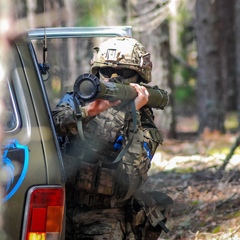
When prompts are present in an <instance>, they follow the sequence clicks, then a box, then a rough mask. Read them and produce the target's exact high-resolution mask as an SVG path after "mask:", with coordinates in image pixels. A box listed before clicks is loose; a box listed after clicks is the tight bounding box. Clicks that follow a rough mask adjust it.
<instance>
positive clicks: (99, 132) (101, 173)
mask: <svg viewBox="0 0 240 240" xmlns="http://www.w3.org/2000/svg"><path fill="white" fill-rule="evenodd" d="M131 119H132V117H131V114H130V113H129V111H126V109H124V111H119V110H116V109H114V108H110V109H108V110H107V111H105V112H102V113H100V114H99V115H97V116H96V117H95V118H92V119H90V120H89V121H88V122H87V123H85V124H84V128H83V134H84V138H85V140H81V139H80V137H79V136H78V135H77V136H73V137H69V144H68V145H69V147H68V148H67V151H66V153H67V155H72V157H73V158H74V159H76V160H75V161H77V162H78V164H77V167H76V169H77V173H76V176H75V180H74V187H75V189H76V190H77V191H78V194H77V195H78V196H77V200H78V202H79V203H81V204H83V205H88V206H89V205H90V206H91V205H94V206H95V204H96V203H98V204H99V202H102V201H100V199H102V198H103V196H104V202H106V198H108V197H109V198H110V197H111V196H113V195H115V191H116V189H118V187H117V186H116V185H117V183H116V179H117V178H119V176H117V175H119V174H121V171H119V169H121V166H122V162H121V161H120V160H121V159H122V156H123V155H124V152H125V151H127V145H130V144H131V138H130V140H129V139H128V140H127V141H126V137H127V136H128V135H129V127H128V125H129V121H132V120H131ZM133 121H135V125H136V119H135V120H134V119H133ZM135 128H136V127H135ZM139 147H140V148H141V146H139ZM90 199H91V200H90Z"/></svg>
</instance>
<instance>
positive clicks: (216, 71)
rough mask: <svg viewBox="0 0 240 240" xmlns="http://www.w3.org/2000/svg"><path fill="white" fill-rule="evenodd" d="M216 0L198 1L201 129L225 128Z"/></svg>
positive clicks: (222, 129) (219, 34) (221, 129)
mask: <svg viewBox="0 0 240 240" xmlns="http://www.w3.org/2000/svg"><path fill="white" fill-rule="evenodd" d="M216 2H217V1H210V0H197V1H196V38H197V52H198V77H197V99H198V117H199V132H200V133H201V132H203V130H204V129H205V128H209V129H210V130H219V131H221V132H224V101H223V86H222V79H221V60H220V53H219V39H220V38H221V35H222V32H220V29H219V24H218V23H219V20H218V18H217V6H216Z"/></svg>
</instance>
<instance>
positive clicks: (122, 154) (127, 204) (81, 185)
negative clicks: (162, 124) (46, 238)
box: [53, 37, 172, 240]
mask: <svg viewBox="0 0 240 240" xmlns="http://www.w3.org/2000/svg"><path fill="white" fill-rule="evenodd" d="M151 71H152V62H151V60H150V54H149V53H148V52H146V50H145V48H144V47H143V46H142V44H141V43H139V42H138V41H137V40H135V39H133V38H128V37H115V38H111V39H109V40H107V41H105V42H104V43H102V44H101V45H100V46H99V47H95V48H94V54H93V58H92V61H91V69H90V73H92V74H94V75H96V76H97V77H98V78H99V79H100V80H101V81H113V80H114V81H115V82H116V81H117V82H118V83H129V84H130V85H131V86H132V87H133V88H134V89H135V90H136V92H137V94H138V95H137V97H136V98H135V99H134V101H133V102H132V103H129V104H125V103H122V102H121V101H120V100H118V101H115V102H110V101H108V100H101V99H97V100H95V101H93V102H91V103H89V104H87V105H85V106H83V105H81V106H80V111H81V125H82V126H83V128H82V129H83V131H82V133H80V134H78V133H79V128H78V127H77V126H78V124H79V123H78V120H77V117H76V107H75V106H76V105H75V104H74V100H73V93H72V92H68V93H67V94H66V95H65V96H64V97H63V98H62V100H61V101H60V102H59V104H58V105H57V107H56V109H54V111H53V118H54V122H55V126H56V130H57V133H58V136H59V138H60V139H61V143H62V150H63V160H64V166H65V171H66V179H67V182H66V202H67V223H66V239H71V240H72V239H88V240H90V239H93V240H99V239H105V240H120V239H133V240H134V239H135V240H137V239H157V238H158V237H159V234H160V232H161V230H162V229H163V230H164V231H167V229H166V227H165V222H166V220H167V215H168V213H169V205H171V204H172V200H171V198H170V197H168V196H167V195H164V194H163V193H158V192H153V193H151V192H145V191H142V190H141V186H142V185H143V183H144V182H145V181H146V178H147V172H148V170H149V168H150V166H151V160H152V157H153V155H154V153H155V151H156V149H157V147H158V145H159V144H162V142H163V139H162V136H161V133H160V131H159V130H158V129H157V127H156V126H155V124H154V122H153V119H154V116H153V112H152V110H151V109H150V108H149V107H146V106H145V105H146V103H147V101H148V96H149V93H148V91H147V89H146V88H145V87H144V86H140V85H139V84H138V83H140V82H144V83H149V82H151ZM81 135H84V138H81Z"/></svg>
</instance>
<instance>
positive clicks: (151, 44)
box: [142, 21, 176, 138]
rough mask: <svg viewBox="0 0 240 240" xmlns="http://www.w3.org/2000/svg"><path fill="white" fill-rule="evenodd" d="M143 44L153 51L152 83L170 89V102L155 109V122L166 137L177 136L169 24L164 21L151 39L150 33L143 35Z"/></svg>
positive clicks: (152, 34)
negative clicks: (160, 108) (161, 107)
mask: <svg viewBox="0 0 240 240" xmlns="http://www.w3.org/2000/svg"><path fill="white" fill-rule="evenodd" d="M142 39H143V44H144V46H145V47H146V49H147V51H149V52H150V53H151V57H152V62H153V71H152V83H150V84H151V85H158V86H159V87H160V88H162V89H164V90H166V91H168V93H169V103H168V105H167V107H166V108H165V109H164V110H163V111H161V110H155V111H154V114H155V123H156V125H157V127H159V129H161V130H162V132H163V134H164V136H165V137H172V138H175V137H176V132H175V115H174V111H173V110H174V99H173V81H172V74H171V72H172V71H171V54H170V42H169V24H168V22H167V21H164V22H163V23H162V24H161V25H160V26H159V27H158V28H157V29H155V30H154V31H153V32H152V33H151V41H149V36H148V35H143V36H142Z"/></svg>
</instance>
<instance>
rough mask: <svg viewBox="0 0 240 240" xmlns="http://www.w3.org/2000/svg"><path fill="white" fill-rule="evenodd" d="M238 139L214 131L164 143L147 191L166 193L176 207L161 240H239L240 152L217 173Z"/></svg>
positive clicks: (236, 152)
mask: <svg viewBox="0 0 240 240" xmlns="http://www.w3.org/2000/svg"><path fill="white" fill-rule="evenodd" d="M236 137H237V135H233V134H224V135H223V134H220V133H218V132H214V133H212V132H211V133H210V132H209V131H206V132H205V133H204V134H203V135H202V136H200V137H197V136H195V137H191V138H190V139H185V140H176V139H175V140H171V139H167V140H165V142H164V144H163V146H161V147H160V148H159V151H158V152H157V153H156V155H155V156H154V159H153V163H152V168H151V170H150V172H149V179H148V180H147V182H146V184H145V188H147V189H149V190H150V189H152V190H158V191H162V192H164V193H167V194H168V195H169V196H170V197H171V198H172V199H173V200H174V205H173V208H172V211H171V215H170V218H169V220H168V222H167V227H168V228H169V230H170V232H169V233H168V234H165V233H163V234H162V235H161V238H159V240H160V239H181V240H185V239H195V240H197V239H201V240H205V239H206V240H208V239H209V240H212V239H218V240H226V239H234V240H235V239H240V150H239V148H240V147H238V148H237V149H236V150H235V152H234V155H233V157H232V158H231V159H230V162H229V163H228V165H227V167H226V169H225V171H218V169H219V167H220V166H221V165H222V163H223V161H224V159H225V158H226V155H227V154H228V153H229V151H230V148H231V146H232V145H233V143H234V142H235V140H236Z"/></svg>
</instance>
